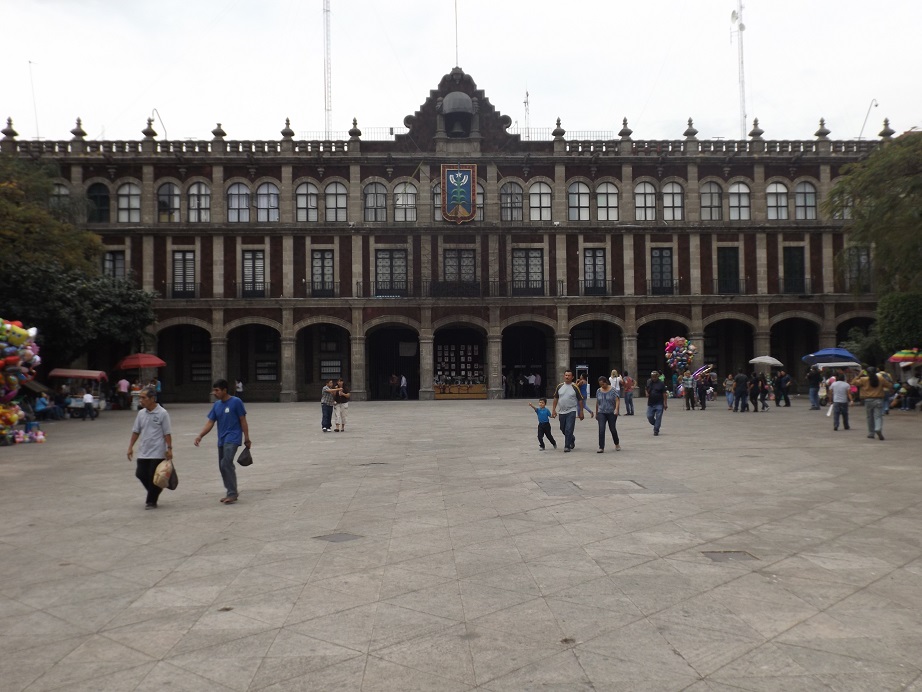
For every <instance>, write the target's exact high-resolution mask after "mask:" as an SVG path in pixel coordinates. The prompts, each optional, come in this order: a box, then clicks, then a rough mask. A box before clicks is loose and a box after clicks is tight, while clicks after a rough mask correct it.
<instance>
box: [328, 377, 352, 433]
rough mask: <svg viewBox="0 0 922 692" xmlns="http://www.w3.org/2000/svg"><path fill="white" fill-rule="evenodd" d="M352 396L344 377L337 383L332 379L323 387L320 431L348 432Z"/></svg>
mask: <svg viewBox="0 0 922 692" xmlns="http://www.w3.org/2000/svg"><path fill="white" fill-rule="evenodd" d="M350 396H351V395H350V393H349V387H348V386H347V385H346V383H345V382H344V381H343V378H342V377H340V378H339V379H338V380H336V381H335V382H334V380H333V378H332V377H331V378H330V379H328V380H327V382H326V384H325V385H323V389H322V390H321V392H320V429H321V430H323V432H325V433H326V432H330V431H332V432H346V412H347V411H348V410H349V398H350ZM334 425H335V426H336V427H335V428H334V427H333V426H334Z"/></svg>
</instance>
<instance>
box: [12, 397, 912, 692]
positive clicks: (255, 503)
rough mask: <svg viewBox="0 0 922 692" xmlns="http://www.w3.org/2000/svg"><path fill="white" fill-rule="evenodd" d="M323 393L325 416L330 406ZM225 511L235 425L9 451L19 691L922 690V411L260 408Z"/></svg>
mask: <svg viewBox="0 0 922 692" xmlns="http://www.w3.org/2000/svg"><path fill="white" fill-rule="evenodd" d="M318 398H319V397H318ZM248 408H249V416H248V420H249V424H250V431H251V435H252V438H253V443H254V446H253V456H254V458H255V464H254V465H253V466H251V467H249V468H246V469H239V474H238V475H239V482H240V502H238V503H237V504H234V505H224V504H221V503H219V502H218V500H219V498H220V497H222V496H223V486H222V485H221V480H220V476H219V474H218V469H217V459H216V456H217V455H216V449H215V444H216V436H215V433H214V432H213V433H212V434H211V435H209V436H208V437H206V438H205V440H204V442H203V443H202V447H201V448H196V447H194V446H193V444H192V440H193V439H194V438H195V435H196V434H197V433H198V432H199V430H200V429H201V428H202V425H203V423H204V421H205V416H206V413H207V411H208V405H207V404H205V403H203V404H200V405H191V404H183V405H172V406H169V405H168V409H169V411H170V413H171V416H172V421H173V430H174V434H173V440H174V448H175V458H176V465H177V468H178V471H179V474H180V484H179V488H178V489H177V490H176V491H174V492H167V491H165V492H164V494H163V496H161V499H160V507H159V508H158V509H156V510H153V511H145V509H144V491H143V488H142V487H141V484H140V483H138V481H137V480H136V479H135V478H134V464H133V463H132V462H129V461H128V460H127V459H126V458H125V451H126V448H127V444H128V438H129V434H130V428H131V422H132V420H133V417H134V414H133V413H130V412H119V411H110V412H104V413H103V414H102V415H101V416H100V417H99V419H97V420H96V421H93V422H83V421H79V420H68V421H61V422H56V423H49V424H44V426H43V428H44V430H45V431H46V433H47V435H48V441H47V442H46V443H45V444H41V445H39V444H32V445H19V446H17V447H14V448H0V689H2V690H3V691H4V692H11V691H15V690H28V691H29V692H39V691H43V690H67V691H68V692H75V691H86V692H100V691H104V690H108V691H112V692H122V691H134V690H137V691H142V690H143V691H147V690H167V689H168V690H173V691H177V692H183V691H189V692H193V691H198V690H202V691H204V690H221V691H224V690H239V691H243V690H273V691H275V690H278V691H283V690H284V691H289V690H319V691H323V692H326V691H331V690H392V691H394V692H404V691H410V690H422V691H426V692H440V691H443V690H444V691H454V690H459V691H461V690H475V689H476V690H484V691H487V692H500V691H505V690H558V691H561V692H564V691H566V692H570V691H581V690H587V691H588V690H596V691H602V690H630V691H635V690H649V691H651V692H652V691H656V692H659V691H663V690H689V691H694V692H705V691H711V692H717V691H721V692H730V691H731V690H732V691H738V690H758V691H765V690H784V691H785V692H790V691H792V690H842V691H849V692H851V691H856V690H873V691H875V692H877V691H881V690H922V473H920V471H922V454H920V444H919V443H920V440H922V415H920V414H913V413H900V412H894V413H892V414H891V415H889V416H887V417H886V418H885V427H884V434H885V436H886V440H885V441H878V440H869V439H867V437H866V428H865V422H864V410H863V409H862V408H860V407H856V408H853V409H852V421H851V428H852V429H851V430H849V431H845V430H840V431H838V432H833V430H832V419H831V418H827V417H826V416H825V411H822V412H817V411H809V410H808V405H807V402H806V401H805V398H803V397H801V398H795V399H794V401H793V405H792V407H791V408H776V407H774V406H772V407H771V410H770V411H768V412H766V413H758V414H753V413H747V414H734V413H730V412H728V411H727V408H726V405H725V403H724V402H723V401H721V400H718V401H716V402H714V403H712V404H711V405H710V406H709V407H708V409H707V411H703V412H702V411H693V412H686V411H685V410H684V406H682V405H681V402H679V401H674V402H673V403H672V405H671V406H670V408H669V410H668V412H667V413H666V416H665V418H664V422H663V429H662V433H661V435H660V436H659V437H654V436H653V434H652V429H651V427H650V425H649V424H648V423H647V422H646V419H645V418H644V415H643V414H644V412H645V405H644V404H643V402H638V405H637V413H638V415H636V416H633V417H625V416H622V417H620V418H619V419H618V429H619V432H620V434H621V447H622V450H621V451H620V452H615V451H614V445H613V444H612V443H611V440H610V439H609V440H608V443H607V445H606V450H605V453H604V454H597V453H596V449H597V447H598V444H597V439H598V433H597V426H596V423H595V421H591V420H589V419H588V418H587V420H586V421H584V422H581V423H578V424H577V435H576V439H577V442H576V445H577V446H576V449H575V451H574V452H573V453H572V454H564V453H563V444H562V435H559V434H557V433H556V430H557V423H556V421H554V422H553V423H552V425H553V428H554V429H555V435H556V436H557V441H558V445H559V447H560V449H558V450H556V451H555V450H552V449H548V451H546V452H539V451H538V445H537V439H536V437H535V428H536V417H535V415H534V413H532V411H531V409H529V408H528V407H527V405H526V402H525V401H517V400H516V401H482V402H464V401H444V402H415V401H414V402H368V403H354V404H352V406H351V407H350V411H349V414H350V418H349V422H348V425H347V431H346V432H344V433H338V434H337V433H322V432H321V431H320V405H319V403H299V404H251V405H249V407H248Z"/></svg>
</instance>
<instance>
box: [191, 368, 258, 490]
mask: <svg viewBox="0 0 922 692" xmlns="http://www.w3.org/2000/svg"><path fill="white" fill-rule="evenodd" d="M212 387H213V388H212V393H213V394H214V397H215V400H216V401H215V402H214V405H213V406H212V407H211V410H210V411H209V412H208V422H207V423H205V427H204V428H202V432H200V433H199V434H198V437H196V438H195V442H194V444H195V446H196V447H198V446H199V444H200V443H201V441H202V438H203V437H205V435H207V434H208V433H209V432H211V429H212V428H213V427H214V426H215V423H217V424H218V469H219V470H220V471H221V480H223V481H224V488H225V490H226V491H227V493H226V495H225V496H224V497H222V498H221V502H223V503H224V504H226V505H231V504H233V503H235V502H236V501H237V498H238V497H239V496H240V493H239V491H238V490H237V470H236V469H235V468H234V457H235V456H236V455H237V449H238V448H239V447H240V445H241V444H244V445H246V448H247V449H249V448H250V447H251V446H252V444H253V443H252V442H251V441H250V426H249V425H248V424H247V412H246V408H245V407H244V406H243V402H242V401H240V399H238V398H237V397H235V396H231V395H230V394H228V393H227V388H228V384H227V380H216V381H215V383H214V385H213V386H212Z"/></svg>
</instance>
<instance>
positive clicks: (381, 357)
mask: <svg viewBox="0 0 922 692" xmlns="http://www.w3.org/2000/svg"><path fill="white" fill-rule="evenodd" d="M683 121H684V119H683ZM511 124H512V123H511V119H510V118H509V117H508V116H505V115H502V114H501V113H500V112H499V111H498V110H497V109H496V108H495V107H494V106H493V105H492V104H491V103H490V101H489V99H488V98H487V97H486V96H485V94H484V92H483V91H482V90H480V89H478V88H477V86H476V85H475V83H474V81H473V80H472V79H471V77H470V76H469V75H466V74H465V73H464V72H463V71H462V70H461V69H460V68H454V69H453V70H452V71H451V72H450V73H449V74H447V75H445V76H444V77H443V78H442V80H441V82H440V83H439V86H438V88H437V89H436V90H434V91H431V92H430V94H429V97H428V98H427V99H426V101H425V102H424V103H423V105H422V106H421V107H420V108H419V110H418V111H416V113H415V114H414V115H411V116H408V117H407V118H406V119H405V121H404V125H405V128H401V130H400V131H399V132H396V133H389V134H387V135H386V136H381V137H378V138H364V139H363V137H362V132H361V131H360V130H359V128H358V126H357V123H355V122H353V128H352V129H351V130H350V131H349V133H348V138H346V137H343V138H342V139H329V140H324V139H322V138H319V139H311V138H297V137H296V136H295V132H294V131H293V130H292V129H291V127H290V126H289V124H288V122H287V121H286V124H285V128H284V129H283V130H282V131H281V135H282V137H281V139H280V140H277V141H235V140H229V139H227V135H226V133H225V132H224V130H223V129H222V128H221V125H220V124H219V125H218V126H217V127H216V128H215V129H214V130H213V132H212V134H213V139H211V140H210V141H161V140H158V139H157V133H156V132H155V131H154V130H153V127H152V123H151V122H148V126H147V128H145V129H144V130H143V132H142V134H143V135H144V138H143V139H140V140H138V141H87V140H86V133H85V132H84V131H83V129H82V127H81V126H80V121H78V122H77V127H76V128H75V129H74V130H73V131H72V134H73V139H71V140H70V141H21V140H17V139H16V137H17V133H16V132H15V131H14V130H13V127H12V122H9V121H8V123H7V127H6V128H5V129H4V130H2V134H3V139H2V140H0V150H2V152H3V153H5V154H10V155H17V156H20V157H23V158H34V159H38V160H45V161H53V162H55V163H56V164H57V165H58V167H59V171H60V176H61V177H60V178H59V180H58V182H57V184H56V187H55V189H56V192H55V194H57V195H74V196H80V197H82V198H85V199H86V201H87V204H86V205H85V208H86V218H85V223H86V228H88V229H90V230H92V231H94V232H96V233H98V234H99V235H100V236H101V237H102V240H103V243H104V245H105V250H106V252H105V257H104V271H105V272H106V273H108V274H110V275H112V276H114V277H130V278H132V279H133V280H134V281H136V282H137V284H138V285H139V286H140V287H141V288H143V289H145V290H148V291H153V292H155V293H156V294H157V295H158V298H157V299H156V301H155V309H156V314H157V322H156V323H155V324H154V325H153V327H152V332H153V333H154V334H155V335H156V346H155V350H156V353H157V354H158V355H159V356H160V357H161V358H163V359H164V360H165V361H166V362H167V364H168V365H167V367H166V368H164V369H162V370H161V371H160V374H161V377H162V380H163V389H164V395H165V398H166V400H167V401H195V400H197V401H201V400H203V399H205V398H207V396H208V394H209V391H210V388H211V382H212V380H213V379H215V378H219V377H226V378H227V379H228V380H230V381H233V380H234V379H235V378H240V379H242V380H243V381H244V382H245V383H246V395H247V400H251V401H252V400H263V401H295V400H311V401H314V400H316V399H318V398H319V395H320V386H321V383H322V382H323V381H324V380H326V379H327V378H328V377H331V376H338V375H342V376H343V377H344V378H346V379H347V380H349V381H350V382H351V385H352V389H353V396H354V398H355V399H358V400H362V399H380V398H386V397H387V396H389V387H388V381H389V378H390V376H391V375H392V374H396V375H398V376H400V375H405V376H406V377H407V380H408V382H409V385H410V386H409V389H410V395H411V398H415V397H418V398H419V399H443V398H488V397H489V398H498V397H502V396H504V394H505V392H504V378H508V381H509V382H512V381H513V380H515V379H518V377H519V375H521V374H523V373H539V374H540V375H541V376H542V378H543V380H544V381H545V382H546V383H553V382H557V381H560V378H561V374H562V372H563V370H565V369H567V368H575V367H576V366H585V367H586V368H588V371H589V373H590V377H591V378H592V379H593V380H594V379H595V377H597V376H598V375H600V374H608V373H609V372H610V371H611V369H613V368H617V369H618V370H628V371H630V373H631V374H632V375H637V374H638V373H640V374H641V378H640V379H643V376H645V375H646V374H648V373H649V372H650V370H651V369H653V368H656V369H663V368H664V367H665V358H664V353H663V347H664V343H665V342H666V341H667V340H668V339H669V338H670V337H673V336H679V335H681V336H686V337H688V338H689V339H691V340H692V341H693V343H695V344H697V345H698V348H699V353H698V356H697V359H696V363H695V365H696V366H697V365H701V364H704V363H713V364H715V367H716V369H717V371H718V372H719V373H720V375H721V379H722V378H723V376H725V375H726V373H728V372H729V371H730V370H735V369H736V368H738V367H740V366H746V367H747V368H748V367H749V366H748V361H749V359H750V358H752V357H754V356H757V355H772V356H775V357H776V358H779V359H780V360H782V361H783V362H784V363H785V364H786V365H788V366H790V369H791V370H792V371H793V373H794V374H795V375H796V376H798V377H799V376H802V375H803V368H804V366H803V364H802V363H801V360H800V359H801V356H802V355H804V354H806V353H808V352H811V351H813V350H816V349H818V348H822V347H827V346H834V345H835V344H836V343H837V342H838V341H839V340H841V339H843V338H844V337H845V335H846V334H847V332H848V330H849V329H850V328H852V327H855V326H859V327H863V328H866V327H867V326H868V325H869V324H871V322H872V321H873V319H874V310H875V305H876V299H875V296H874V294H873V286H872V285H871V284H870V281H869V277H870V272H869V262H870V257H869V254H868V251H867V249H866V248H861V247H850V246H849V244H848V239H847V236H846V233H845V230H844V227H843V221H842V220H841V219H833V218H829V217H828V216H827V215H826V214H825V213H824V210H823V204H822V203H823V200H824V199H825V198H826V197H827V196H828V195H829V193H830V190H831V187H832V186H833V185H834V184H835V182H836V178H837V176H839V175H841V172H842V168H843V166H844V165H846V164H848V163H850V162H855V161H858V160H859V159H861V158H862V157H863V156H866V155H867V153H868V152H870V151H871V150H873V149H874V148H875V147H877V146H880V145H881V142H885V141H886V140H888V139H890V138H891V137H892V136H893V134H894V133H893V131H892V130H891V129H890V127H889V125H888V124H887V123H885V126H884V130H883V132H881V133H880V137H881V138H882V139H881V140H879V141H876V142H868V141H834V140H831V139H830V138H829V130H827V128H826V127H825V124H824V123H823V121H820V124H819V129H818V130H817V131H816V133H815V135H814V137H813V138H812V139H807V140H803V141H776V140H768V139H765V138H763V131H762V130H761V129H760V128H759V123H758V120H756V121H755V122H754V125H753V129H752V131H751V132H750V133H749V139H747V140H742V141H737V140H726V139H720V140H712V141H705V140H699V139H698V138H697V136H696V135H697V130H695V128H694V126H693V123H692V121H691V120H688V128H687V129H686V130H685V132H684V133H683V136H682V138H679V139H674V140H666V141H661V140H657V141H651V140H640V139H634V138H633V137H632V134H633V133H632V131H631V129H630V128H629V127H628V123H627V120H625V121H624V127H623V128H622V129H621V131H620V132H619V133H618V134H617V135H610V136H600V137H587V138H568V137H567V136H566V132H565V130H564V129H563V128H562V127H561V125H560V122H559V121H558V123H557V128H556V129H554V130H553V132H552V133H550V136H547V137H544V138H528V137H527V136H523V135H522V134H513V133H511V132H510V131H509V130H510V127H511ZM683 124H684V122H683ZM117 355H118V354H117V353H114V352H112V353H106V352H100V353H94V354H89V355H88V356H87V358H88V360H87V363H86V365H87V366H88V367H97V368H99V369H111V368H112V367H113V365H114V363H115V359H116V358H117Z"/></svg>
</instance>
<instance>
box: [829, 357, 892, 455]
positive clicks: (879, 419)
mask: <svg viewBox="0 0 922 692" xmlns="http://www.w3.org/2000/svg"><path fill="white" fill-rule="evenodd" d="M830 379H831V381H830V382H829V384H828V386H827V391H828V392H829V395H830V398H831V400H832V429H833V430H838V429H839V424H840V423H841V424H842V427H843V428H844V429H845V430H850V429H851V426H849V420H848V413H849V408H850V407H851V406H854V405H855V404H856V403H860V404H862V405H863V406H864V413H865V419H866V421H867V427H868V439H874V437H875V436H876V437H877V439H878V440H883V439H884V413H885V411H884V409H885V407H886V402H887V400H888V399H889V398H890V397H891V396H892V393H893V380H892V379H890V376H889V375H888V374H887V373H885V372H879V371H878V370H877V368H867V369H866V370H862V371H861V373H859V374H858V376H857V377H855V378H854V379H852V381H851V382H849V381H848V380H847V379H846V377H845V374H844V373H843V372H841V371H840V372H838V373H836V375H835V378H834V379H832V378H830Z"/></svg>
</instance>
